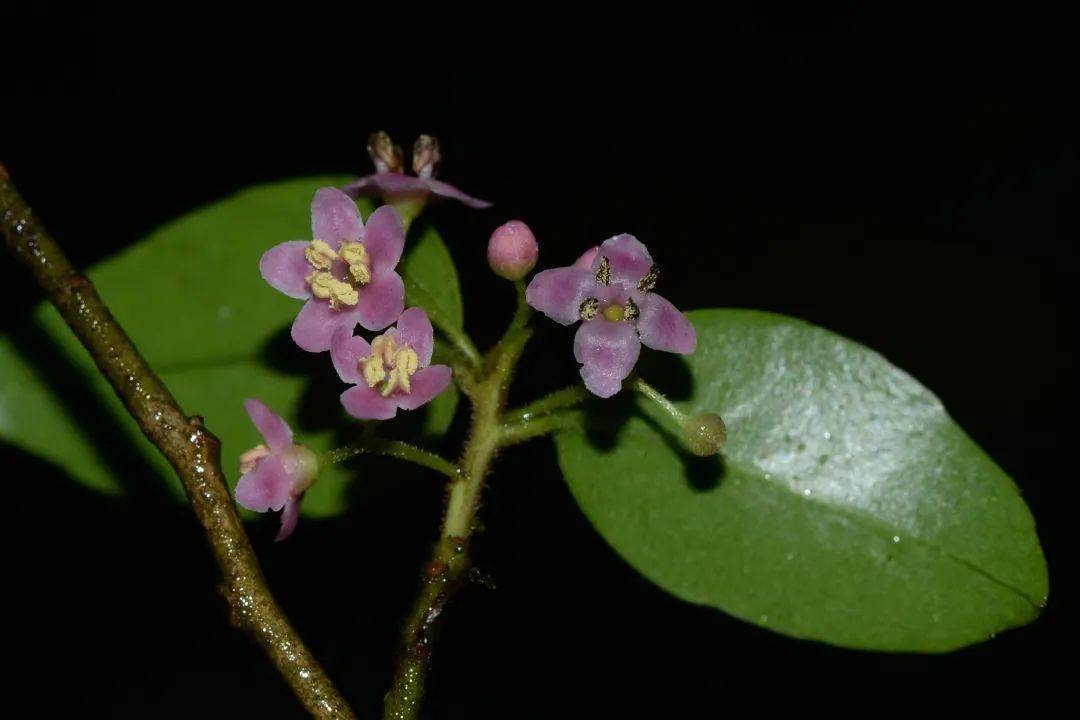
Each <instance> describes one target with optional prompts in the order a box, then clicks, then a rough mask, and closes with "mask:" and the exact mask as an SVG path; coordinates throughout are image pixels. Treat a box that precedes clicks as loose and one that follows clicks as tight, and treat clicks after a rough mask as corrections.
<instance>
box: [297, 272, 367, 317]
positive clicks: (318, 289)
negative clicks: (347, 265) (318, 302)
mask: <svg viewBox="0 0 1080 720" xmlns="http://www.w3.org/2000/svg"><path fill="white" fill-rule="evenodd" d="M307 281H308V285H310V286H311V294H312V295H314V296H315V297H317V298H321V299H323V300H326V299H329V300H330V307H332V308H334V309H337V308H339V307H341V306H342V305H355V304H356V303H357V302H358V301H359V300H360V294H359V293H358V292H356V288H354V287H353V286H352V285H350V284H349V283H347V282H342V281H341V280H338V279H337V278H335V277H334V276H333V275H331V274H330V273H328V272H326V271H325V270H324V271H320V272H316V273H312V274H311V275H309V276H308V278H307Z"/></svg>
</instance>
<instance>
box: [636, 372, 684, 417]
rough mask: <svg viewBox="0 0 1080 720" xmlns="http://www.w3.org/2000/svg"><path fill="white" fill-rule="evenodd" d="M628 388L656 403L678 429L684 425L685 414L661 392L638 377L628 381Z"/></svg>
mask: <svg viewBox="0 0 1080 720" xmlns="http://www.w3.org/2000/svg"><path fill="white" fill-rule="evenodd" d="M630 387H631V388H633V389H634V390H636V391H637V392H639V393H641V394H642V395H644V396H645V397H647V398H648V399H649V400H652V401H653V402H654V403H656V404H657V405H658V406H659V407H660V409H661V410H663V411H664V412H666V413H667V414H668V415H670V416H671V419H672V420H674V421H675V424H676V425H678V426H679V427H680V428H682V427H683V426H685V425H686V421H687V416H686V413H684V412H683V411H682V410H680V409H679V408H677V407H675V405H674V404H673V403H672V402H671V401H670V400H668V399H667V397H666V396H665V395H664V394H663V393H662V392H660V391H659V390H657V389H656V388H654V387H653V386H652V385H650V384H649V383H647V382H645V381H644V380H642V379H641V378H639V377H635V378H632V379H631V380H630Z"/></svg>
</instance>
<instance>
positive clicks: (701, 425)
mask: <svg viewBox="0 0 1080 720" xmlns="http://www.w3.org/2000/svg"><path fill="white" fill-rule="evenodd" d="M683 437H684V438H685V439H686V447H687V448H689V449H690V452H692V453H694V454H695V455H702V456H707V455H715V454H716V453H718V452H720V448H721V447H723V445H724V442H725V441H726V440H727V426H726V425H724V421H723V419H722V418H721V417H720V416H719V415H717V414H716V413H698V414H697V415H694V416H692V417H690V418H688V419H687V421H686V424H685V425H683Z"/></svg>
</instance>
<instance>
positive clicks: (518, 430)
mask: <svg viewBox="0 0 1080 720" xmlns="http://www.w3.org/2000/svg"><path fill="white" fill-rule="evenodd" d="M580 426H581V414H580V413H579V412H575V411H568V412H555V413H550V414H548V415H540V416H538V417H533V418H529V419H525V420H522V421H520V422H516V423H511V424H509V425H503V428H502V432H501V433H500V436H499V445H500V447H508V446H510V445H517V444H518V443H523V442H525V441H526V440H532V439H533V438H537V437H541V436H543V435H550V434H551V433H554V432H558V431H559V430H568V429H570V428H577V427H580Z"/></svg>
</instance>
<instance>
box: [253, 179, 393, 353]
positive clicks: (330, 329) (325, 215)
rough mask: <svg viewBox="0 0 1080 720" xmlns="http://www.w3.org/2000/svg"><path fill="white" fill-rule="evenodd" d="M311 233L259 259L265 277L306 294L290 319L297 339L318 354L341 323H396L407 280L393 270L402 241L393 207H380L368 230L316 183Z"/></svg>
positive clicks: (348, 205)
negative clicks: (308, 240)
mask: <svg viewBox="0 0 1080 720" xmlns="http://www.w3.org/2000/svg"><path fill="white" fill-rule="evenodd" d="M311 235H312V237H313V238H314V239H313V240H311V241H310V242H305V241H303V240H294V241H291V242H285V243H281V244H280V245H277V246H275V247H272V248H270V249H269V250H267V251H266V252H265V253H263V256H262V258H261V259H260V260H259V271H260V272H261V273H262V276H263V278H264V279H265V280H266V282H268V283H270V284H271V285H272V286H273V287H275V288H277V289H278V290H280V291H281V292H283V293H285V294H286V295H288V296H289V297H294V298H298V299H303V300H307V302H306V303H304V307H303V308H301V309H300V312H299V313H298V314H297V316H296V320H294V321H293V326H292V337H293V340H295V341H296V344H297V345H299V346H300V347H301V348H303V349H304V350H307V351H308V352H323V351H324V350H329V349H330V338H331V337H333V335H334V332H335V331H336V330H337V329H338V328H345V329H347V330H349V331H350V332H351V331H352V329H353V328H354V327H355V326H356V324H357V323H360V324H361V325H363V326H364V327H365V328H367V329H368V330H382V329H383V328H384V327H386V326H387V325H389V324H390V323H392V322H394V320H396V319H397V316H398V315H400V314H401V310H402V308H404V307H405V286H404V284H403V283H402V281H401V276H399V275H398V274H397V273H396V272H395V271H394V268H395V267H396V266H397V263H398V260H400V259H401V251H402V249H403V248H404V247H405V229H404V227H403V226H402V224H401V218H400V217H399V216H398V214H397V211H396V210H394V208H392V207H390V206H384V207H380V208H379V209H378V210H376V211H375V212H373V213H372V214H371V217H369V218H368V223H367V227H366V228H365V227H364V223H363V221H361V219H360V211H359V210H357V209H356V203H355V202H353V200H352V198H350V197H349V196H348V195H346V194H345V193H343V192H341V191H340V190H337V189H336V188H321V189H319V190H318V191H317V192H316V193H315V198H314V199H313V200H312V201H311Z"/></svg>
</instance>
